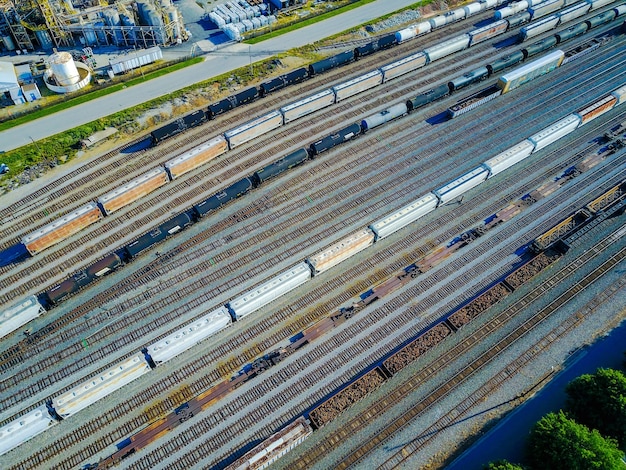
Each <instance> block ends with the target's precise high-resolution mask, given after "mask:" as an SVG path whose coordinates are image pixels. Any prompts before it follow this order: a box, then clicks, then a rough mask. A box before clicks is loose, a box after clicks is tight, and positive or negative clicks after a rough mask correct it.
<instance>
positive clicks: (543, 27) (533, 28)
mask: <svg viewBox="0 0 626 470" xmlns="http://www.w3.org/2000/svg"><path fill="white" fill-rule="evenodd" d="M558 22H559V17H558V16H556V15H550V16H548V17H547V18H543V19H542V20H539V21H536V22H534V23H531V24H529V25H528V26H524V27H523V28H522V29H520V33H519V34H520V37H521V38H522V40H523V41H525V40H526V39H530V38H534V37H535V36H539V35H540V34H542V33H545V32H546V31H550V30H551V29H554V28H556V25H557V24H558Z"/></svg>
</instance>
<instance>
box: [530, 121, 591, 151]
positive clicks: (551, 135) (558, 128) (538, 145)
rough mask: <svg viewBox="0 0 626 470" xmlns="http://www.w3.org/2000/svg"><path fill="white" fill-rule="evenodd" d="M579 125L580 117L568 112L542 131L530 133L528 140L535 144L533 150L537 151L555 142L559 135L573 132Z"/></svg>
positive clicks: (563, 135) (562, 135)
mask: <svg viewBox="0 0 626 470" xmlns="http://www.w3.org/2000/svg"><path fill="white" fill-rule="evenodd" d="M579 125H580V118H579V117H578V116H575V115H574V114H570V115H569V116H567V117H564V118H563V119H561V120H560V121H557V122H555V123H554V124H552V125H551V126H549V127H546V128H545V129H543V130H542V131H540V132H537V133H536V134H534V135H531V136H530V137H529V138H528V140H530V141H531V142H532V143H533V144H535V150H534V152H537V151H538V150H541V149H542V148H544V147H547V146H548V145H550V144H551V143H553V142H556V141H557V140H559V139H560V138H561V137H565V136H566V135H567V134H569V133H570V132H573V131H574V130H576V128H577V127H578V126H579Z"/></svg>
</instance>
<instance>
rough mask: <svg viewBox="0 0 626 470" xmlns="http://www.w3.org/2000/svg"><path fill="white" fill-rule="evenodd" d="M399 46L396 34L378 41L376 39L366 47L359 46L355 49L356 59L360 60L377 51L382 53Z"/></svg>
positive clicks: (388, 35) (387, 35)
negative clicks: (384, 50)
mask: <svg viewBox="0 0 626 470" xmlns="http://www.w3.org/2000/svg"><path fill="white" fill-rule="evenodd" d="M396 44H397V39H396V34H395V33H392V34H386V35H385V36H382V37H380V38H378V39H374V40H373V41H371V42H368V43H367V44H365V45H364V46H359V47H357V48H356V49H354V59H355V60H358V59H359V58H360V57H365V56H366V55H370V54H373V53H374V52H376V51H381V50H383V49H388V48H390V47H391V46H394V45H396Z"/></svg>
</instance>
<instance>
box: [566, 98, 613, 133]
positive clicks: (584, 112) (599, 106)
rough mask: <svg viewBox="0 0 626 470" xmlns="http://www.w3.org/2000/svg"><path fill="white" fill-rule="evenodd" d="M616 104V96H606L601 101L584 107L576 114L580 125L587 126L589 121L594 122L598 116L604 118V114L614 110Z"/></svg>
mask: <svg viewBox="0 0 626 470" xmlns="http://www.w3.org/2000/svg"><path fill="white" fill-rule="evenodd" d="M616 102H617V98H615V96H613V95H609V96H605V97H604V98H602V99H601V100H599V101H596V102H595V103H593V104H590V105H589V106H586V107H584V108H583V109H581V110H580V111H577V112H576V113H574V114H575V115H576V116H578V117H579V118H580V125H581V126H582V125H583V124H587V123H588V122H589V121H592V120H594V119H595V118H597V117H598V116H602V115H603V114H604V113H606V112H608V111H610V110H612V109H613V108H614V107H615V103H616Z"/></svg>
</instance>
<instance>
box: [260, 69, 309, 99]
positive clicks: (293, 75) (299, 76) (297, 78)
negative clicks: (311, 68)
mask: <svg viewBox="0 0 626 470" xmlns="http://www.w3.org/2000/svg"><path fill="white" fill-rule="evenodd" d="M307 78H309V72H308V70H307V69H305V68H304V67H303V68H299V69H296V70H293V71H291V72H289V73H286V74H284V75H280V76H279V77H276V78H273V79H271V80H269V81H267V82H263V83H261V86H259V94H260V96H267V95H268V94H270V93H272V92H273V91H277V90H280V89H282V88H285V87H288V86H290V85H294V84H296V83H300V82H302V81H304V80H306V79H307Z"/></svg>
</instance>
